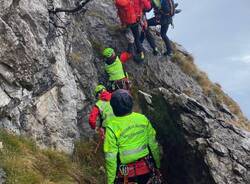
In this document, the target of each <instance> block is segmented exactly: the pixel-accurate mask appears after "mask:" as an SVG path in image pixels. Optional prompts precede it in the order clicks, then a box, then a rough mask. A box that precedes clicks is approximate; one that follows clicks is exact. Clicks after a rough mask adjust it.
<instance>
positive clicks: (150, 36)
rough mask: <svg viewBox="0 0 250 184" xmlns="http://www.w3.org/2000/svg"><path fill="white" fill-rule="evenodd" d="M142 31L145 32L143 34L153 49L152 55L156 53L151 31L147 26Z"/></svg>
mask: <svg viewBox="0 0 250 184" xmlns="http://www.w3.org/2000/svg"><path fill="white" fill-rule="evenodd" d="M144 32H145V35H146V38H147V41H148V43H149V45H150V47H151V48H152V49H153V53H154V55H157V54H158V50H157V47H156V44H155V40H154V37H153V35H152V33H151V32H150V29H149V28H147V29H146V30H144Z"/></svg>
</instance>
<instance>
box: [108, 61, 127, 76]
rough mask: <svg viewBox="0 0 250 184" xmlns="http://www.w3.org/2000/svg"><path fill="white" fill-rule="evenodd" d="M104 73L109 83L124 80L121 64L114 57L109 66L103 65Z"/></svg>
mask: <svg viewBox="0 0 250 184" xmlns="http://www.w3.org/2000/svg"><path fill="white" fill-rule="evenodd" d="M105 71H106V72H107V74H108V76H109V81H116V80H121V79H123V78H125V73H124V70H123V66H122V62H121V60H120V59H119V57H116V59H115V61H114V63H112V64H111V65H108V64H105Z"/></svg>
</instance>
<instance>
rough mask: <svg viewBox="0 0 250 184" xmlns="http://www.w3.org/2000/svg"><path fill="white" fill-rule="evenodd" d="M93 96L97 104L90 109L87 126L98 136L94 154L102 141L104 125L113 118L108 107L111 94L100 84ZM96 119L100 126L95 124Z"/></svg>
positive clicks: (111, 111) (110, 108)
mask: <svg viewBox="0 0 250 184" xmlns="http://www.w3.org/2000/svg"><path fill="white" fill-rule="evenodd" d="M94 94H95V97H96V98H97V102H96V103H95V105H94V106H93V107H92V109H91V112H90V115H89V125H90V127H91V128H92V129H94V130H95V131H96V132H97V133H98V135H99V140H98V143H97V145H96V148H95V151H94V153H96V152H97V150H98V149H99V147H100V145H101V144H102V143H103V140H104V134H105V123H106V121H107V120H108V119H109V118H111V117H113V116H114V113H113V109H112V107H111V106H110V99H111V93H109V92H108V91H107V90H106V88H105V86H103V85H101V84H99V85H97V86H96V88H95V92H94ZM98 118H99V120H100V125H99V126H98V127H97V126H96V124H97V119H98Z"/></svg>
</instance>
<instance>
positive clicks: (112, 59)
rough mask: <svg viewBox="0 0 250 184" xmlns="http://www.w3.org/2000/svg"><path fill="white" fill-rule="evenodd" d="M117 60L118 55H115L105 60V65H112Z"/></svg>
mask: <svg viewBox="0 0 250 184" xmlns="http://www.w3.org/2000/svg"><path fill="white" fill-rule="evenodd" d="M115 59H116V55H115V54H113V55H112V56H111V57H110V58H106V59H105V63H107V64H108V65H111V64H112V63H113V62H114V61H115Z"/></svg>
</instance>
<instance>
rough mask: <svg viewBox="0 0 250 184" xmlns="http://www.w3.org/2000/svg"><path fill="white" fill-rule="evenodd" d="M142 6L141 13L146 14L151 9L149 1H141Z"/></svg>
mask: <svg viewBox="0 0 250 184" xmlns="http://www.w3.org/2000/svg"><path fill="white" fill-rule="evenodd" d="M142 4H143V11H146V12H148V11H150V10H151V9H152V6H151V1H150V0H142Z"/></svg>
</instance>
